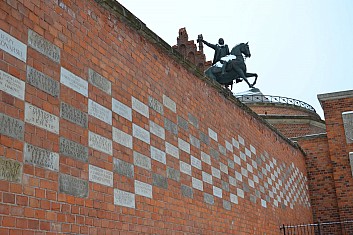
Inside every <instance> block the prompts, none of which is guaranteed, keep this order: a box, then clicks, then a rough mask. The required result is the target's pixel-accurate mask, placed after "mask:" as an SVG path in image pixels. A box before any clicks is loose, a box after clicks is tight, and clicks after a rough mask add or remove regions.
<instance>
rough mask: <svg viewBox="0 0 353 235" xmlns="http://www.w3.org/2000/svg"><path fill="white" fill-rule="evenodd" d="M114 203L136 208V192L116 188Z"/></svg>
mask: <svg viewBox="0 0 353 235" xmlns="http://www.w3.org/2000/svg"><path fill="white" fill-rule="evenodd" d="M114 205H118V206H124V207H129V208H135V206H136V205H135V194H133V193H130V192H126V191H123V190H119V189H116V188H115V189H114Z"/></svg>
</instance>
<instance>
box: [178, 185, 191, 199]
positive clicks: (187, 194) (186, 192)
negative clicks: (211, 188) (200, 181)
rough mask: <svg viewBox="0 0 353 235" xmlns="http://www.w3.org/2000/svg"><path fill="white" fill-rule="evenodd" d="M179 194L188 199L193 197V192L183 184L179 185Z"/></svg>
mask: <svg viewBox="0 0 353 235" xmlns="http://www.w3.org/2000/svg"><path fill="white" fill-rule="evenodd" d="M181 194H182V195H183V196H184V197H189V198H193V197H194V191H193V190H192V188H191V187H189V186H186V185H184V184H182V185H181Z"/></svg>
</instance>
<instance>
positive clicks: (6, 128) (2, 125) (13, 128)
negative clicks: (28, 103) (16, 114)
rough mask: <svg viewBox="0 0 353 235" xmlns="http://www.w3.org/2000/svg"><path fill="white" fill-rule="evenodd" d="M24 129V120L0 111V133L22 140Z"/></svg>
mask: <svg viewBox="0 0 353 235" xmlns="http://www.w3.org/2000/svg"><path fill="white" fill-rule="evenodd" d="M24 131H25V127H24V122H22V121H20V120H18V119H15V118H13V117H10V116H7V115H6V114H3V113H0V134H2V135H6V136H9V137H12V138H15V139H18V140H23V137H24Z"/></svg>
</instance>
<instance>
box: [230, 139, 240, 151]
mask: <svg viewBox="0 0 353 235" xmlns="http://www.w3.org/2000/svg"><path fill="white" fill-rule="evenodd" d="M232 144H233V146H234V147H236V148H237V149H239V142H238V141H237V140H236V139H234V138H232Z"/></svg>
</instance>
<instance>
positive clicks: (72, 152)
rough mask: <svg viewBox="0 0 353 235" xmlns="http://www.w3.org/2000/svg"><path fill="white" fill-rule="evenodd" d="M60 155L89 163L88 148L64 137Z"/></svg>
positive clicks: (61, 140) (61, 141)
mask: <svg viewBox="0 0 353 235" xmlns="http://www.w3.org/2000/svg"><path fill="white" fill-rule="evenodd" d="M60 154H63V155H65V156H68V157H72V158H74V159H77V160H81V161H84V162H88V148H87V147H86V146H83V145H81V144H79V143H76V142H74V141H71V140H68V139H65V138H64V137H60Z"/></svg>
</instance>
